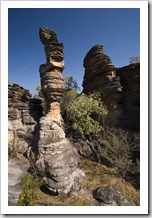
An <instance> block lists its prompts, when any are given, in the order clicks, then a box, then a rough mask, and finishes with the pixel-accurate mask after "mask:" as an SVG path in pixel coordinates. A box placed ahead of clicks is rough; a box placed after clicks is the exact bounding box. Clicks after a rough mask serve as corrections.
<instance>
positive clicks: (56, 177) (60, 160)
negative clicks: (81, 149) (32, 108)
mask: <svg viewBox="0 0 152 218" xmlns="http://www.w3.org/2000/svg"><path fill="white" fill-rule="evenodd" d="M39 35H40V40H41V42H42V44H43V45H44V49H45V54H46V64H43V65H41V66H40V76H41V87H42V93H43V96H44V98H45V101H46V111H47V113H46V115H45V116H44V117H42V118H41V120H40V123H39V129H40V131H39V141H38V152H39V154H38V159H37V162H36V166H37V168H38V170H39V171H40V172H41V174H42V175H44V181H45V183H46V185H47V187H48V189H49V190H51V191H53V192H55V193H68V192H69V191H70V190H71V189H72V188H73V189H76V188H77V187H78V185H79V183H80V182H81V181H82V179H83V176H84V173H83V171H82V170H80V169H79V168H77V165H78V161H79V156H78V153H77V150H76V148H74V147H73V146H72V145H71V143H70V141H69V140H68V139H67V138H66V137H65V133H64V130H63V120H62V117H61V114H60V99H61V97H62V95H63V92H64V80H63V77H62V71H63V69H64V56H63V44H62V43H58V40H57V36H56V34H55V33H54V32H53V31H52V30H49V29H47V28H40V30H39Z"/></svg>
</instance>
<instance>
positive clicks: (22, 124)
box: [8, 84, 42, 154]
mask: <svg viewBox="0 0 152 218" xmlns="http://www.w3.org/2000/svg"><path fill="white" fill-rule="evenodd" d="M31 97H32V95H31V94H30V93H29V91H28V90H26V89H24V88H23V87H21V86H19V85H17V84H13V85H9V86H8V145H9V149H11V150H14V151H15V152H16V153H18V154H19V153H20V154H24V153H25V152H26V151H27V149H28V147H29V146H32V134H33V131H34V128H35V125H36V124H37V123H38V121H39V119H40V117H42V105H41V103H42V101H41V100H40V99H34V98H31Z"/></svg>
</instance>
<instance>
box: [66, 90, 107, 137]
mask: <svg viewBox="0 0 152 218" xmlns="http://www.w3.org/2000/svg"><path fill="white" fill-rule="evenodd" d="M94 113H95V114H98V115H100V116H101V117H102V118H104V116H106V115H107V113H108V112H107V109H106V107H105V106H104V105H103V103H102V101H101V100H100V99H97V98H96V97H95V94H91V95H88V96H87V95H84V94H82V95H80V96H79V97H77V98H76V99H75V100H73V101H72V102H71V103H70V105H69V106H68V108H67V116H68V120H69V121H70V122H71V124H72V127H73V128H74V129H75V130H78V131H79V132H80V133H81V134H85V135H89V134H91V133H92V134H97V133H99V132H100V131H102V130H103V126H102V125H101V124H100V123H99V122H98V121H97V120H95V119H94V116H93V114H94Z"/></svg>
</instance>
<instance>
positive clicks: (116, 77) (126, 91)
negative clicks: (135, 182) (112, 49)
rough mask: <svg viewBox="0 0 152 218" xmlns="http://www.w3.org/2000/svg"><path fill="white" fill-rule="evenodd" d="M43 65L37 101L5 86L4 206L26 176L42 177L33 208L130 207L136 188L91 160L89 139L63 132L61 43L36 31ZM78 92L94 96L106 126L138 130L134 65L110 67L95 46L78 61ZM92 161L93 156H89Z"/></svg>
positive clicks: (16, 194)
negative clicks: (100, 104)
mask: <svg viewBox="0 0 152 218" xmlns="http://www.w3.org/2000/svg"><path fill="white" fill-rule="evenodd" d="M39 37H40V41H41V43H42V44H43V45H44V50H45V55H46V63H45V64H42V65H40V69H39V72H40V78H41V88H42V94H43V103H42V100H41V99H36V98H32V95H31V94H30V93H29V91H28V90H26V89H24V88H23V87H20V86H19V85H17V84H13V85H9V86H8V155H9V157H8V159H9V160H8V173H9V181H8V191H9V199H8V201H9V203H8V204H9V205H17V203H18V199H19V194H20V193H21V191H22V190H21V187H20V179H21V177H23V176H24V175H25V174H27V173H29V172H34V174H38V176H40V177H41V178H43V181H44V186H43V187H41V188H40V189H38V190H37V193H38V199H37V202H38V205H43V206H49V205H57V206H59V205H61V206H67V205H71V206H72V205H81V206H83V205H88V206H95V205H96V206H135V205H139V204H140V202H139V199H140V196H139V190H136V189H135V188H134V187H133V186H132V185H131V184H129V183H127V182H126V181H125V180H123V179H121V178H119V177H118V176H117V172H116V171H115V169H114V168H113V167H112V166H111V167H106V166H105V165H103V164H101V163H97V161H95V159H91V157H92V153H93V152H94V153H95V154H96V155H97V153H98V151H99V150H96V147H95V144H94V142H93V141H89V140H88V139H86V138H85V137H83V136H82V135H77V134H76V135H75V136H72V135H73V134H75V132H71V133H70V134H68V136H70V139H69V138H67V134H66V133H67V132H66V131H65V124H64V120H63V118H62V116H61V113H60V100H61V98H62V96H63V94H64V79H63V77H62V71H63V69H64V55H63V44H62V43H59V42H58V39H57V35H56V33H55V32H54V31H52V30H49V29H47V28H40V30H39ZM84 68H85V74H84V80H83V92H84V93H85V94H89V93H92V92H94V91H98V92H100V94H101V96H102V100H103V102H104V104H105V105H106V106H107V107H108V110H109V113H108V117H107V120H106V125H107V126H108V125H109V126H111V127H113V126H114V127H122V128H123V129H129V130H135V131H137V132H138V131H139V127H140V64H132V65H128V66H125V67H122V68H116V67H115V66H114V65H113V64H112V62H111V60H110V58H109V57H108V56H107V55H106V54H105V53H104V51H103V46H100V45H95V46H94V47H93V48H91V49H90V51H89V52H88V53H87V54H86V57H85V58H84ZM95 157H97V156H95Z"/></svg>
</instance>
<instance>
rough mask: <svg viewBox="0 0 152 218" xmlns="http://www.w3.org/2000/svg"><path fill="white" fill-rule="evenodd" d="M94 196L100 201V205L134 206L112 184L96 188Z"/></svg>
mask: <svg viewBox="0 0 152 218" xmlns="http://www.w3.org/2000/svg"><path fill="white" fill-rule="evenodd" d="M94 197H95V198H96V199H98V200H99V201H101V205H102V206H135V204H134V203H131V202H129V201H128V200H127V199H125V198H124V197H123V196H122V195H121V194H120V192H119V191H118V190H116V189H115V188H114V187H113V186H106V187H100V188H97V189H96V191H95V193H94Z"/></svg>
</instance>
